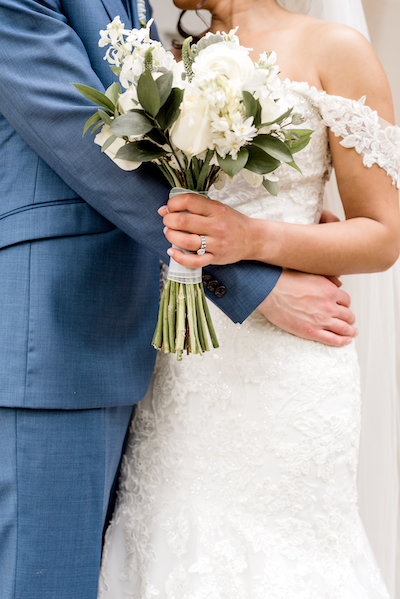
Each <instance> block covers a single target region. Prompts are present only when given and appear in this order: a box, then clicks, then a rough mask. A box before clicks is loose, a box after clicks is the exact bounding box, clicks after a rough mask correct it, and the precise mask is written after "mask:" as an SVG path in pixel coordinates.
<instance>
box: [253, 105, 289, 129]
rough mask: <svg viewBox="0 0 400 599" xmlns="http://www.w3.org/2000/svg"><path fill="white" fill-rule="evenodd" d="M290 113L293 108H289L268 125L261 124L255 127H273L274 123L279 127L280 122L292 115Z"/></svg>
mask: <svg viewBox="0 0 400 599" xmlns="http://www.w3.org/2000/svg"><path fill="white" fill-rule="evenodd" d="M292 112H293V108H289V110H287V111H286V112H284V113H283V114H281V115H280V116H278V118H277V119H275V120H274V121H270V122H269V123H262V124H261V125H257V127H259V128H261V127H269V126H270V125H275V123H278V125H280V124H281V123H282V121H284V120H285V119H287V118H288V117H289V116H290V115H291V114H292Z"/></svg>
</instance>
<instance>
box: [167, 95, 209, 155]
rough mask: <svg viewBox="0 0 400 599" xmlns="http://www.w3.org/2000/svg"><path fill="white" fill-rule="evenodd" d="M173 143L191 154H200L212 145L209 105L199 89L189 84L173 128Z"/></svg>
mask: <svg viewBox="0 0 400 599" xmlns="http://www.w3.org/2000/svg"><path fill="white" fill-rule="evenodd" d="M170 135H171V140H172V143H173V144H174V145H175V146H176V147H177V148H179V149H180V150H182V152H185V153H186V154H189V155H191V156H198V155H199V154H200V153H201V152H204V151H205V150H207V149H208V148H211V147H212V135H211V120H210V111H209V105H208V102H207V100H206V99H204V98H201V97H200V95H199V93H198V90H197V89H196V88H195V87H193V86H190V85H189V86H188V87H187V88H186V90H185V93H184V96H183V101H182V104H181V113H180V115H179V117H178V119H177V120H176V121H175V123H174V124H173V126H172V128H171V133H170Z"/></svg>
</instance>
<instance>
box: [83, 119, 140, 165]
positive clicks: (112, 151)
mask: <svg viewBox="0 0 400 599" xmlns="http://www.w3.org/2000/svg"><path fill="white" fill-rule="evenodd" d="M111 135H112V133H110V127H109V126H108V125H103V127H102V129H101V131H100V133H98V134H97V135H96V137H95V138H94V143H96V144H97V145H98V146H102V145H103V144H105V143H106V141H107V139H109V137H111ZM124 145H125V141H124V140H123V139H121V138H120V137H117V139H116V140H115V141H113V143H112V144H111V145H110V146H109V147H108V148H107V150H106V151H105V152H104V154H107V156H108V157H109V158H111V160H112V161H113V162H115V164H116V165H117V166H119V168H121V169H122V170H124V171H134V170H136V169H137V168H138V167H139V166H140V165H141V164H142V163H141V162H131V161H130V160H121V159H120V158H115V155H116V153H117V152H118V150H119V149H120V148H122V146H124Z"/></svg>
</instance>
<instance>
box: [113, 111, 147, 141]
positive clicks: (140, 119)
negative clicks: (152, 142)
mask: <svg viewBox="0 0 400 599" xmlns="http://www.w3.org/2000/svg"><path fill="white" fill-rule="evenodd" d="M152 128H153V124H152V123H151V121H150V119H148V118H147V116H146V115H145V114H144V112H143V111H136V110H130V111H129V112H126V113H125V114H121V115H120V116H118V117H117V118H116V119H114V121H113V122H112V124H111V127H110V130H111V133H114V135H117V136H118V137H129V136H130V135H145V134H146V133H148V132H149V131H151V129H152Z"/></svg>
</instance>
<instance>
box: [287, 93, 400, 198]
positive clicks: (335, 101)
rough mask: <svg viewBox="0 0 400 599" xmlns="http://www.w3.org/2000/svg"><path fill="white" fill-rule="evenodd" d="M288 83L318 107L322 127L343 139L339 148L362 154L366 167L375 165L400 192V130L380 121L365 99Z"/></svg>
mask: <svg viewBox="0 0 400 599" xmlns="http://www.w3.org/2000/svg"><path fill="white" fill-rule="evenodd" d="M288 83H289V85H290V86H291V87H292V89H294V90H296V91H298V92H299V93H300V94H301V95H304V96H305V97H307V98H308V100H309V101H311V102H312V103H313V104H314V106H316V107H318V109H319V111H320V113H321V116H322V118H323V122H324V123H325V125H327V127H329V128H330V130H331V131H332V132H333V133H334V134H335V135H336V137H341V138H342V139H341V142H340V143H341V145H342V146H344V147H345V148H354V149H355V150H356V152H358V154H362V156H363V164H364V166H366V167H367V168H371V166H373V165H374V164H377V165H378V166H380V167H381V168H383V169H384V170H385V171H386V172H387V174H388V175H389V176H390V177H391V178H392V180H393V185H396V186H397V188H398V189H400V128H399V127H396V126H395V125H391V124H390V123H388V122H386V121H384V120H383V119H381V118H380V117H379V115H378V113H377V112H376V110H372V109H371V108H370V107H369V106H367V105H366V104H365V102H366V100H367V98H366V97H365V96H364V97H363V98H361V99H360V100H358V101H356V100H351V99H348V98H342V97H340V96H332V95H330V94H326V93H325V92H321V91H318V90H317V89H316V88H314V87H310V86H309V85H308V83H299V82H288Z"/></svg>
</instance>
